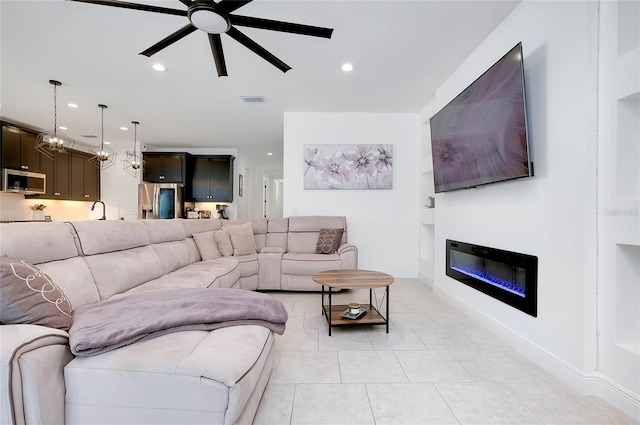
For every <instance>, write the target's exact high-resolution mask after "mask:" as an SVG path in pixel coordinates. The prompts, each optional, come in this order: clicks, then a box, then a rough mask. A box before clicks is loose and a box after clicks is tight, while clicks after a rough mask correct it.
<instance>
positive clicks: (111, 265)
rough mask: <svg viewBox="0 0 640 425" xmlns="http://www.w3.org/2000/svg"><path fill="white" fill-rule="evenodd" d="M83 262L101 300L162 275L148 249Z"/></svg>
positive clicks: (90, 257) (161, 266) (143, 247)
mask: <svg viewBox="0 0 640 425" xmlns="http://www.w3.org/2000/svg"><path fill="white" fill-rule="evenodd" d="M143 230H144V228H143ZM145 233H146V232H145ZM85 261H86V262H87V265H88V266H89V270H91V274H92V275H93V279H94V280H95V282H96V287H97V288H98V293H99V294H100V299H102V300H106V299H108V298H110V297H112V296H113V295H115V294H119V293H122V292H125V291H126V290H128V289H131V288H133V287H136V286H138V285H140V284H142V283H144V282H148V281H150V280H152V279H156V278H158V277H160V276H162V275H163V274H164V266H163V265H162V261H160V257H159V256H158V253H157V252H156V250H155V249H153V247H152V246H151V245H147V246H141V247H139V248H132V249H128V250H125V251H117V252H108V253H106V254H98V255H89V256H87V257H85Z"/></svg>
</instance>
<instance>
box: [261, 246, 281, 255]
mask: <svg viewBox="0 0 640 425" xmlns="http://www.w3.org/2000/svg"><path fill="white" fill-rule="evenodd" d="M260 254H284V248H282V247H280V246H265V247H264V248H262V249H261V250H260Z"/></svg>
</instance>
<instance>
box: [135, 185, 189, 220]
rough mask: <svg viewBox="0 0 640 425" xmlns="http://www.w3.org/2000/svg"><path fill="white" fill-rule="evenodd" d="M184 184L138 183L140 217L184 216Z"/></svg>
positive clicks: (169, 217) (168, 217)
mask: <svg viewBox="0 0 640 425" xmlns="http://www.w3.org/2000/svg"><path fill="white" fill-rule="evenodd" d="M183 210H184V200H183V198H182V186H181V185H179V184H176V183H141V184H139V185H138V218H145V219H171V218H182V217H183V214H184V212H183Z"/></svg>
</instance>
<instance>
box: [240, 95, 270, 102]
mask: <svg viewBox="0 0 640 425" xmlns="http://www.w3.org/2000/svg"><path fill="white" fill-rule="evenodd" d="M240 99H242V101H243V102H248V103H259V102H264V96H240Z"/></svg>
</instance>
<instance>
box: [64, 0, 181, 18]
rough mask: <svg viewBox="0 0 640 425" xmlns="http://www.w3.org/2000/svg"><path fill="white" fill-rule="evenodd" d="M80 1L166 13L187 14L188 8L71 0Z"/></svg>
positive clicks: (105, 0) (114, 0)
mask: <svg viewBox="0 0 640 425" xmlns="http://www.w3.org/2000/svg"><path fill="white" fill-rule="evenodd" d="M71 1H75V2H78V3H90V4H101V5H103V6H113V7H122V8H124V9H134V10H141V11H143V12H155V13H164V14H165V15H177V16H187V11H186V10H177V9H169V8H167V7H158V6H150V5H147V4H138V3H128V2H125V1H116V0H71Z"/></svg>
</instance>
